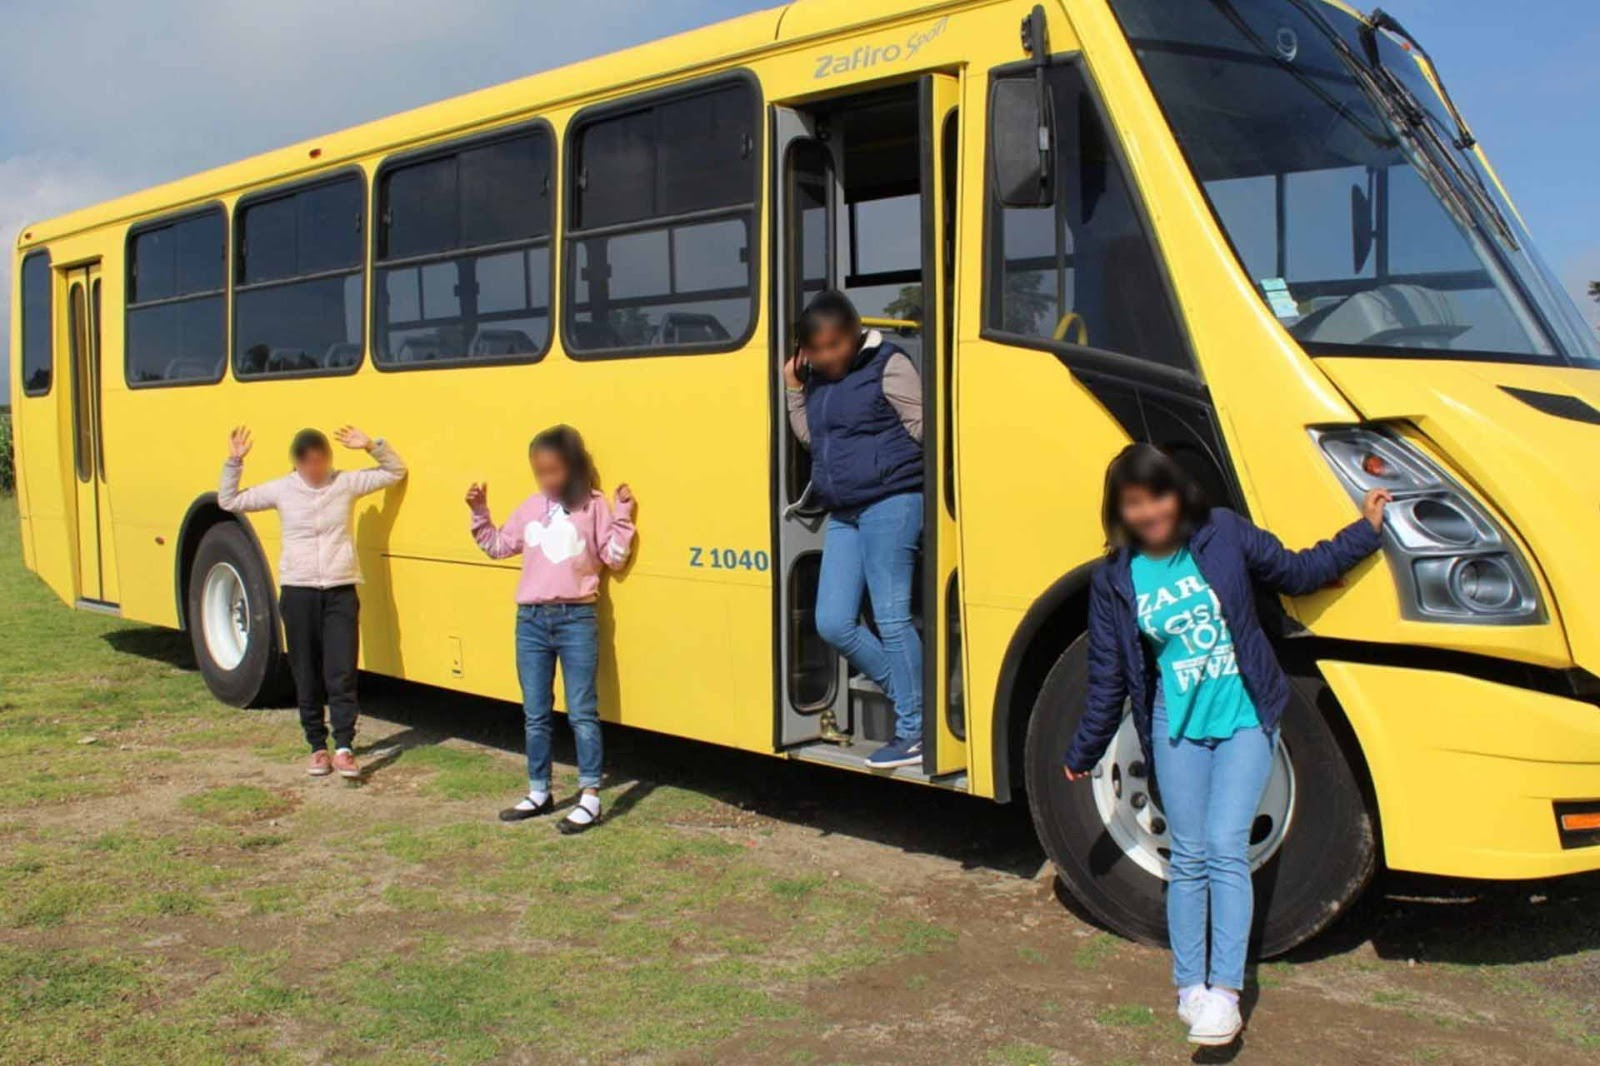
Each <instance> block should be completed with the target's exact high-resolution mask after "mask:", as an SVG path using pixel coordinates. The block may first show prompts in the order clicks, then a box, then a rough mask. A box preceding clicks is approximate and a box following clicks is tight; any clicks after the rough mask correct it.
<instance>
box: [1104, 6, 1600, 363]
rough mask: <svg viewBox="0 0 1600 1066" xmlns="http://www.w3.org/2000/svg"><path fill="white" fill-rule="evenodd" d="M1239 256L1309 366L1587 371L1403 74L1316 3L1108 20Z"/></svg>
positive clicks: (1456, 152) (1163, 9)
mask: <svg viewBox="0 0 1600 1066" xmlns="http://www.w3.org/2000/svg"><path fill="white" fill-rule="evenodd" d="M1112 6H1113V8H1114V9H1115V11H1116V13H1117V17H1118V19H1119V20H1120V21H1121V24H1122V27H1123V29H1124V31H1125V32H1126V34H1127V36H1128V38H1129V41H1130V43H1131V44H1132V46H1133V49H1134V52H1135V54H1136V55H1137V57H1138V60H1139V63H1140V65H1141V67H1142V68H1143V70H1144V73H1145V76H1146V77H1147V78H1148V79H1149V81H1150V85H1151V88H1152V89H1153V90H1154V92H1155V94H1156V97H1157V99H1158V100H1159V101H1160V103H1161V106H1162V109H1163V111H1164V112H1165V114H1166V117H1167V120H1168V122H1169V123H1170V124H1171V126H1172V129H1173V132H1174V134H1175V135H1176V137H1177V140H1178V142H1179V144H1180V146H1181V147H1182V149H1183V151H1184V153H1185V155H1186V156H1187V158H1188V160H1189V164H1190V166H1191V167H1192V168H1193V170H1194V173H1195V176H1196V178H1197V180H1198V181H1199V182H1200V185H1201V187H1202V188H1203V190H1204V192H1205V195H1206V197H1207V199H1208V200H1209V201H1210V204H1211V207H1212V210H1213V211H1214V212H1215V213H1216V215H1217V218H1218V219H1219V221H1220V222H1221V224H1222V227H1223V229H1224V231H1225V232H1226V234H1227V236H1228V239H1229V241H1230V242H1231V243H1232V245H1233V248H1234V251H1235V253H1236V254H1237V255H1238V256H1239V259H1240V262H1241V263H1242V264H1243V266H1244V268H1245V270H1246V272H1247V273H1248V274H1249V276H1250V278H1251V280H1252V281H1253V282H1254V284H1255V286H1256V289H1257V291H1258V292H1259V293H1260V295H1261V297H1262V299H1263V300H1264V301H1265V302H1266V304H1267V307H1268V308H1269V309H1270V310H1271V312H1272V313H1273V315H1274V316H1276V317H1277V318H1278V319H1279V321H1281V322H1282V323H1283V324H1284V326H1285V327H1286V328H1287V329H1288V330H1289V332H1290V333H1291V334H1292V335H1293V336H1294V337H1295V338H1296V339H1297V340H1299V341H1300V343H1301V344H1302V345H1303V346H1304V347H1305V348H1306V350H1307V351H1309V352H1310V353H1312V354H1313V355H1333V354H1346V355H1360V354H1381V355H1388V356H1395V355H1415V356H1435V357H1452V358H1480V359H1496V360H1507V361H1519V362H1548V363H1552V364H1577V365H1585V366H1600V344H1597V343H1596V338H1595V335H1594V332H1593V330H1591V329H1589V327H1588V326H1587V325H1586V324H1585V323H1584V322H1583V321H1582V319H1581V316H1579V314H1578V312H1577V310H1576V308H1574V307H1573V306H1572V303H1571V300H1570V299H1569V298H1568V297H1567V296H1566V295H1565V293H1564V292H1563V291H1562V290H1561V287H1560V285H1559V284H1558V283H1557V282H1555V280H1554V279H1553V277H1552V275H1551V273H1550V271H1549V270H1548V269H1547V268H1546V267H1545V266H1544V264H1543V262H1542V261H1541V260H1540V259H1539V258H1538V256H1537V254H1536V253H1535V252H1534V251H1533V247H1532V244H1531V242H1530V241H1529V240H1528V236H1527V234H1526V232H1525V231H1524V229H1523V227H1522V223H1521V220H1520V219H1519V218H1518V216H1517V214H1516V212H1515V211H1514V210H1513V209H1512V208H1511V207H1510V205H1509V204H1507V203H1506V202H1505V201H1504V198H1503V196H1502V195H1501V192H1500V189H1499V186H1498V184H1497V183H1496V182H1495V181H1494V180H1492V177H1491V176H1490V175H1488V174H1487V173H1485V171H1484V169H1483V167H1482V163H1481V160H1480V159H1479V158H1478V156H1477V153H1476V152H1475V151H1473V150H1472V149H1471V146H1470V139H1469V138H1464V137H1463V136H1462V134H1463V132H1464V131H1462V130H1461V129H1459V127H1458V126H1457V124H1456V122H1455V120H1454V118H1453V116H1451V115H1450V113H1449V110H1448V109H1447V108H1446V107H1444V106H1443V104H1442V101H1441V100H1440V96H1439V93H1438V92H1437V91H1436V90H1435V88H1434V87H1433V85H1432V84H1431V83H1430V82H1429V81H1428V79H1427V77H1426V76H1425V75H1424V73H1423V70H1422V68H1421V67H1420V66H1419V64H1418V60H1417V58H1416V57H1415V55H1414V54H1413V53H1412V52H1411V51H1410V50H1408V49H1407V48H1406V47H1404V46H1403V45H1402V44H1401V43H1400V42H1399V41H1398V40H1396V39H1395V38H1393V37H1391V36H1390V35H1389V34H1388V33H1387V32H1385V31H1382V30H1371V29H1368V28H1367V27H1366V26H1365V24H1364V23H1362V22H1361V21H1359V20H1358V19H1356V18H1353V17H1351V16H1350V15H1348V14H1346V13H1345V12H1343V11H1342V10H1340V9H1339V8H1336V7H1334V6H1332V5H1329V4H1326V3H1323V2H1321V0H1195V2H1193V3H1183V4H1174V3H1170V2H1166V0H1112Z"/></svg>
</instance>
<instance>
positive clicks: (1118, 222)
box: [986, 66, 1193, 370]
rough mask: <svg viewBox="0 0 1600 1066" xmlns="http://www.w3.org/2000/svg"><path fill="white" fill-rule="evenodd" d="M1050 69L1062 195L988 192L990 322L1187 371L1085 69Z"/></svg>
mask: <svg viewBox="0 0 1600 1066" xmlns="http://www.w3.org/2000/svg"><path fill="white" fill-rule="evenodd" d="M1047 77H1048V79H1049V84H1050V91H1051V95H1052V105H1053V112H1054V119H1055V146H1056V151H1055V153H1054V165H1055V168H1056V174H1055V200H1056V203H1055V205H1054V206H1052V207H1037V208H1034V207H1026V208H1012V207H1003V206H1001V205H1000V204H999V203H998V201H992V205H993V206H992V208H991V210H992V211H993V212H994V213H995V215H996V216H997V217H996V218H995V219H994V222H993V224H992V225H991V226H990V227H989V229H990V240H991V241H992V242H993V244H994V247H993V250H992V253H991V260H990V261H991V264H992V267H991V275H990V277H989V278H988V293H987V312H986V314H987V321H988V326H989V328H990V329H995V330H1000V331H1003V332H1006V333H1012V334H1020V335H1022V336H1025V337H1031V338H1036V339H1039V340H1045V341H1061V342H1064V343H1068V344H1074V345H1079V346H1085V347H1091V348H1099V349H1102V350H1105V351H1111V352H1119V353H1122V354H1125V355H1132V356H1136V357H1138V358H1140V359H1146V360H1149V361H1151V362H1154V363H1161V364H1164V365H1166V366H1170V367H1177V368H1180V369H1184V370H1191V369H1193V364H1192V363H1191V361H1190V359H1189V356H1188V353H1187V351H1186V349H1185V347H1184V344H1183V340H1182V337H1181V336H1180V334H1179V332H1178V328H1177V324H1176V322H1175V320H1174V319H1173V317H1172V307H1171V303H1170V301H1169V299H1168V295H1167V290H1166V284H1165V282H1164V279H1163V277H1162V274H1161V271H1160V268H1159V267H1158V265H1157V262H1156V258H1155V254H1154V251H1153V249H1152V247H1151V245H1150V241H1149V239H1148V237H1147V236H1146V235H1145V232H1144V226H1143V224H1142V223H1141V221H1140V219H1139V215H1138V212H1137V210H1136V209H1135V206H1134V201H1133V197H1132V195H1131V193H1130V191H1129V187H1128V181H1127V178H1126V176H1125V175H1124V174H1123V172H1122V168H1121V166H1120V165H1119V164H1118V162H1117V160H1116V157H1115V155H1114V154H1113V153H1112V151H1111V142H1110V139H1109V137H1108V136H1107V133H1106V130H1105V127H1104V126H1103V125H1102V123H1101V121H1100V116H1099V113H1098V112H1097V111H1096V109H1095V107H1094V102H1093V101H1092V100H1091V99H1090V97H1089V95H1088V93H1087V90H1086V87H1085V85H1084V82H1083V76H1082V75H1081V74H1080V73H1079V72H1078V71H1077V69H1075V68H1073V67H1065V66H1063V67H1055V68H1053V69H1051V70H1050V71H1049V73H1048V74H1047ZM992 172H993V168H991V175H992ZM991 192H992V190H991Z"/></svg>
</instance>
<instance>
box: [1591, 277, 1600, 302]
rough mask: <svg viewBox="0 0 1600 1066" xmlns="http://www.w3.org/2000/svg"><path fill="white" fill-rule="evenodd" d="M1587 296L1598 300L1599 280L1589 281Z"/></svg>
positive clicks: (1599, 295)
mask: <svg viewBox="0 0 1600 1066" xmlns="http://www.w3.org/2000/svg"><path fill="white" fill-rule="evenodd" d="M1589 296H1590V297H1591V298H1592V299H1595V300H1600V281H1591V282H1589Z"/></svg>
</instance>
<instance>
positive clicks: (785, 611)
mask: <svg viewBox="0 0 1600 1066" xmlns="http://www.w3.org/2000/svg"><path fill="white" fill-rule="evenodd" d="M956 95H957V81H956V79H955V78H954V77H951V76H949V75H928V76H925V77H923V78H922V79H920V80H918V81H916V82H912V83H908V84H904V85H899V86H895V87H893V88H889V89H883V90H878V91H875V92H872V93H867V94H859V95H853V96H849V97H843V98H837V99H831V100H827V101H822V102H819V103H812V104H809V105H807V106H806V107H804V108H798V109H789V108H783V107H779V108H775V109H774V118H773V121H774V130H773V134H774V136H773V142H774V152H773V158H774V160H775V165H776V166H777V167H778V173H777V175H776V181H775V187H776V192H777V201H778V203H777V206H776V210H775V211H774V213H773V218H774V225H775V229H776V231H777V232H776V233H775V234H774V241H773V247H774V249H775V261H774V267H775V269H774V286H773V292H774V294H775V301H776V304H777V306H776V308H775V311H776V314H775V318H776V321H777V327H776V332H775V337H774V352H773V366H772V373H773V383H774V387H773V395H774V401H773V402H774V408H773V417H774V420H775V424H776V425H777V427H778V428H777V436H778V441H777V446H778V452H777V463H776V465H777V471H776V474H777V477H776V479H775V490H776V499H775V500H774V504H775V507H776V509H777V527H778V528H777V549H778V550H777V558H778V561H779V568H778V573H779V582H780V583H779V600H780V618H779V634H778V641H779V648H778V654H779V659H780V662H781V666H782V669H781V670H780V671H779V678H778V689H779V691H778V699H779V707H778V713H777V722H776V734H777V735H776V740H777V743H778V745H779V746H780V747H782V748H786V749H788V750H790V751H791V753H793V754H794V755H796V756H797V757H799V758H805V759H811V760H815V761H822V762H830V763H836V764H840V765H847V766H852V767H856V768H859V767H861V766H862V765H863V760H864V758H865V756H866V755H867V754H868V753H870V752H871V751H872V750H874V749H875V748H876V747H877V746H878V745H880V744H882V743H885V742H887V741H888V740H890V739H892V737H893V728H894V726H893V723H894V711H893V706H892V704H891V701H890V700H889V698H888V697H887V695H886V694H884V693H883V692H881V691H880V690H879V689H878V687H877V686H876V685H874V684H873V683H872V682H871V681H870V680H868V679H867V678H864V677H862V676H860V675H858V674H855V673H854V671H852V670H850V668H849V667H848V664H846V663H845V662H844V661H843V660H842V658H841V657H840V656H839V655H838V654H837V653H836V652H835V651H834V650H833V649H832V648H831V647H829V646H828V645H827V643H826V642H825V641H823V639H822V637H821V636H820V635H819V634H818V632H817V628H816V621H815V617H814V614H815V607H816V593H817V580H818V576H819V574H820V570H821V566H820V564H821V552H822V541H823V526H824V524H825V522H826V515H825V514H824V513H823V512H822V511H821V509H820V507H819V506H817V504H816V503H815V501H814V500H813V499H812V498H811V496H810V495H809V493H808V488H809V485H810V478H811V468H810V464H811V457H810V453H809V452H808V451H807V450H806V448H805V447H804V446H802V445H801V444H800V442H799V441H798V440H797V439H795V437H794V434H793V432H792V431H791V430H790V429H789V426H788V419H787V417H786V412H785V409H784V396H783V387H782V380H781V368H782V363H783V361H784V359H786V358H787V357H788V355H789V354H791V353H792V351H793V346H794V323H795V321H796V319H797V317H798V315H799V313H800V311H801V310H802V309H803V308H804V307H805V305H806V303H807V302H808V301H809V300H810V299H812V298H813V297H814V296H815V295H816V294H817V293H820V292H822V291H824V290H826V289H830V288H832V289H838V290H840V291H842V292H843V293H845V294H846V295H847V296H849V297H850V299H851V301H852V302H854V303H855V305H856V307H857V309H858V310H859V311H860V312H861V315H862V318H863V322H864V325H865V326H866V327H867V328H869V329H875V330H878V331H880V332H881V333H882V334H884V336H885V339H886V340H889V341H891V342H892V343H893V344H894V345H895V346H896V347H898V348H900V349H901V350H903V351H904V352H905V353H906V354H907V355H908V356H909V357H910V359H911V361H912V363H913V364H914V365H915V366H916V367H917V370H918V373H919V374H920V376H921V379H922V389H923V405H924V411H923V414H924V417H923V455H924V462H923V470H924V519H923V521H924V527H923V542H922V551H921V553H920V555H919V565H918V571H919V572H918V576H917V579H916V581H915V584H914V590H913V596H912V614H913V621H914V624H915V625H916V627H917V630H918V632H919V633H920V635H921V638H922V643H923V659H924V699H923V750H924V759H923V764H922V766H920V767H904V768H901V769H899V770H896V771H893V773H895V774H896V775H897V776H907V777H913V778H920V779H924V780H936V781H938V782H939V783H944V784H950V785H952V786H953V787H964V778H963V775H962V774H961V771H962V770H963V769H964V767H965V765H966V760H965V745H964V733H965V729H964V722H963V718H962V713H961V706H960V622H959V603H960V598H959V595H958V594H957V593H956V583H955V582H956V572H955V551H956V537H955V524H954V523H955V510H954V502H955V501H954V485H953V482H952V479H951V478H950V476H949V471H950V462H949V460H950V437H949V424H948V417H947V414H948V411H949V404H950V382H951V380H952V374H951V370H952V366H951V361H950V356H951V353H952V349H951V346H950V320H949V307H950V299H949V296H950V293H949V285H948V279H949V266H950V263H951V261H952V250H953V242H954V237H955V234H954V226H953V212H952V210H951V205H952V204H953V203H954V198H953V195H952V194H953V188H954V181H955V173H956V165H955V164H956V150H957V146H958V143H959V139H958V134H957V127H956ZM863 612H864V614H865V616H866V618H867V620H868V622H869V624H870V620H871V610H870V606H869V605H866V604H863Z"/></svg>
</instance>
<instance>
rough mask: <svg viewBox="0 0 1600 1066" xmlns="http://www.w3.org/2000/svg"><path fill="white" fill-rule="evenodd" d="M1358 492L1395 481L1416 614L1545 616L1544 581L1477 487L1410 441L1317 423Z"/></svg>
mask: <svg viewBox="0 0 1600 1066" xmlns="http://www.w3.org/2000/svg"><path fill="white" fill-rule="evenodd" d="M1312 436H1313V437H1314V438H1315V439H1316V441H1317V444H1318V446H1319V447H1320V448H1321V449H1322V454H1323V456H1324V457H1326V458H1327V460H1328V463H1329V465H1330V466H1332V467H1333V469H1334V472H1335V473H1337V474H1338V475H1339V480H1340V481H1341V482H1342V483H1343V484H1344V487H1345V488H1346V489H1347V490H1348V491H1349V493H1350V495H1351V497H1352V498H1353V499H1355V500H1357V501H1359V500H1361V498H1362V497H1363V496H1365V495H1366V494H1367V492H1369V491H1370V490H1372V489H1388V490H1389V491H1390V492H1392V493H1393V494H1394V502H1393V503H1392V504H1390V505H1389V507H1388V508H1387V510H1386V511H1385V514H1384V521H1383V527H1384V528H1383V532H1384V549H1385V554H1386V555H1387V556H1388V557H1389V565H1390V568H1391V569H1392V570H1393V571H1394V575H1395V580H1396V581H1397V582H1398V583H1399V585H1400V591H1401V608H1402V610H1403V611H1404V613H1405V616H1406V617H1407V618H1412V619H1417V620H1420V621H1428V622H1468V623H1480V624H1489V625H1525V624H1536V623H1539V622H1543V621H1544V620H1545V614H1544V605H1543V603H1542V602H1541V601H1540V599H1539V586H1538V584H1537V583H1536V582H1535V581H1534V580H1533V574H1532V573H1531V572H1530V571H1529V569H1528V565H1527V563H1526V562H1525V561H1524V560H1523V558H1522V555H1521V553H1520V552H1519V551H1518V550H1517V546H1516V544H1515V543H1513V542H1512V540H1511V538H1509V537H1508V536H1506V532H1505V530H1504V529H1503V528H1502V527H1501V525H1500V523H1499V522H1498V521H1497V520H1496V519H1495V518H1494V516H1493V515H1491V514H1490V513H1489V512H1488V510H1487V509H1485V508H1484V507H1483V506H1482V505H1481V504H1479V503H1478V501H1477V500H1476V499H1474V498H1473V496H1472V494H1471V493H1469V492H1467V490H1466V489H1464V488H1462V487H1461V486H1460V485H1458V484H1457V483H1456V482H1455V481H1454V480H1453V479H1452V478H1451V477H1450V476H1449V475H1448V474H1446V473H1445V472H1444V471H1443V470H1441V469H1440V468H1439V467H1438V465H1437V464H1436V463H1434V462H1433V461H1432V460H1430V459H1429V458H1428V457H1427V456H1426V455H1424V454H1422V453H1421V452H1420V451H1418V450H1417V449H1416V448H1414V447H1412V446H1411V445H1410V444H1409V443H1407V442H1406V441H1405V440H1403V439H1401V438H1400V437H1397V436H1394V435H1393V434H1390V433H1386V432H1383V431H1381V430H1377V429H1371V428H1362V429H1355V428H1351V429H1342V428H1341V429H1328V430H1313V431H1312Z"/></svg>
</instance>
